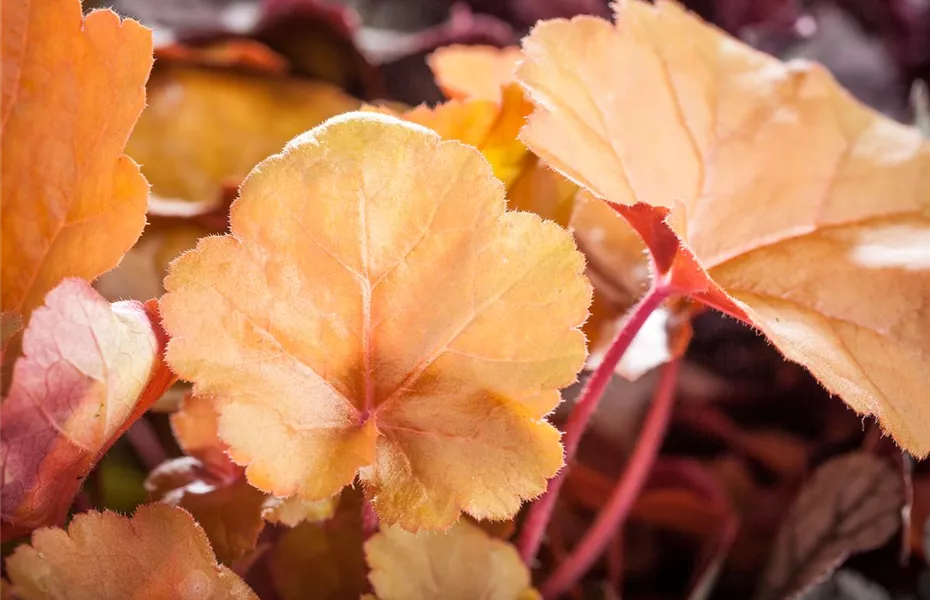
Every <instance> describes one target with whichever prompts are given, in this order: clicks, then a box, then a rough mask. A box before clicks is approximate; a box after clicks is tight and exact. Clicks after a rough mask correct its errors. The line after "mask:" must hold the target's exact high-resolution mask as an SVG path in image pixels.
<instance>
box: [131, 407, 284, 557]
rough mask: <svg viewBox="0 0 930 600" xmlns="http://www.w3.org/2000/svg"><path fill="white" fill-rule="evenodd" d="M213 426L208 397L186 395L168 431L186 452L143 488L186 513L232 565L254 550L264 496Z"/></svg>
mask: <svg viewBox="0 0 930 600" xmlns="http://www.w3.org/2000/svg"><path fill="white" fill-rule="evenodd" d="M217 425H218V415H217V413H216V411H215V410H214V408H213V401H212V400H211V399H210V398H205V397H201V396H195V395H192V394H188V395H187V396H186V397H185V398H184V400H183V402H182V403H181V406H180V408H179V410H178V411H177V412H175V413H174V414H172V415H171V429H172V431H173V432H174V436H175V438H176V439H177V441H178V444H179V445H180V446H181V448H182V449H183V450H184V452H186V453H187V454H188V455H189V456H188V457H184V458H176V459H172V460H168V461H166V462H164V463H162V464H161V465H159V466H158V467H157V468H156V469H154V470H153V471H152V472H151V473H150V474H149V476H148V478H147V479H146V480H145V488H146V490H148V492H149V493H150V494H151V497H152V498H154V499H157V500H160V501H161V502H165V503H167V504H171V505H173V506H180V507H181V508H183V509H185V510H187V511H189V512H190V513H191V515H193V517H194V519H196V520H197V522H198V523H199V524H200V526H201V527H203V529H204V532H205V533H206V534H207V538H208V539H209V540H210V544H211V546H212V547H213V551H214V552H215V553H216V557H217V558H218V559H219V560H220V561H221V562H223V563H225V564H231V563H232V562H233V561H234V560H236V559H238V558H241V557H242V556H243V555H245V554H246V553H247V552H249V551H250V550H253V549H254V548H255V545H256V543H257V541H258V536H259V534H260V533H261V532H262V529H264V527H265V519H264V518H263V516H262V512H263V510H264V502H265V499H266V497H265V494H264V493H262V492H261V491H260V490H257V489H255V488H254V487H252V486H251V485H249V483H248V482H247V481H246V480H245V477H244V473H243V469H242V467H239V466H238V465H236V464H234V463H233V462H232V461H231V460H230V459H229V457H228V456H226V444H225V443H223V441H222V440H220V438H219V437H218V435H217Z"/></svg>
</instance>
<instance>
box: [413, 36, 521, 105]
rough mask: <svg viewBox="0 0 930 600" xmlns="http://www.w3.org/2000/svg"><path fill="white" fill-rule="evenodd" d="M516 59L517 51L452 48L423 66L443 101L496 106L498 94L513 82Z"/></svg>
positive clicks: (441, 49)
mask: <svg viewBox="0 0 930 600" xmlns="http://www.w3.org/2000/svg"><path fill="white" fill-rule="evenodd" d="M520 56H521V54H520V49H519V48H517V47H510V48H503V49H502V48H495V47H493V46H460V45H457V44H453V45H451V46H445V47H444V48H440V49H438V50H436V51H435V52H433V53H432V54H430V55H429V57H427V62H428V63H429V67H430V69H431V70H432V71H433V77H434V78H435V80H436V85H438V86H439V88H440V89H441V90H442V92H443V93H444V94H445V95H446V97H447V98H459V99H465V98H471V99H478V100H490V101H492V102H500V100H501V90H502V89H503V88H505V87H506V86H508V85H509V84H511V83H514V81H515V79H514V71H515V70H516V68H517V61H518V60H519V59H520Z"/></svg>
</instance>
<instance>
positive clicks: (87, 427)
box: [0, 279, 174, 539]
mask: <svg viewBox="0 0 930 600" xmlns="http://www.w3.org/2000/svg"><path fill="white" fill-rule="evenodd" d="M149 308H152V307H151V306H150V307H149ZM163 345H164V340H163V339H161V338H160V336H159V334H158V332H157V331H156V328H155V327H154V326H153V324H152V321H151V320H150V314H149V313H148V311H147V307H145V306H143V305H142V304H141V303H139V302H135V301H126V302H116V303H114V304H112V305H111V304H108V303H107V302H106V301H105V300H104V299H103V298H101V297H100V295H99V294H97V293H96V292H95V291H94V290H93V289H92V288H91V287H90V285H89V284H88V283H87V282H86V281H83V280H80V279H66V280H64V281H63V282H62V283H61V284H59V286H58V287H56V288H55V289H54V290H52V291H51V292H49V294H48V297H47V298H46V301H45V306H44V307H40V308H37V309H36V310H35V311H34V312H33V315H32V318H31V319H30V321H29V326H28V327H27V328H26V331H25V333H24V335H23V351H24V356H23V357H22V358H20V359H19V360H18V361H17V362H16V364H15V365H14V367H13V380H12V383H11V385H10V391H9V394H8V395H7V397H6V398H5V399H4V400H3V404H2V405H0V437H2V445H0V460H2V467H0V471H2V473H3V480H2V519H3V525H4V529H3V538H4V539H7V538H8V537H13V536H15V535H20V534H23V533H27V532H29V531H31V530H32V529H35V528H36V527H41V526H45V525H55V524H59V523H61V521H62V520H63V519H64V517H65V515H66V514H67V511H68V507H69V506H70V505H71V501H72V499H73V498H74V495H75V493H77V491H78V489H79V488H80V486H81V483H83V480H84V478H85V477H86V476H87V474H88V473H89V472H90V470H91V469H92V468H93V466H94V465H95V464H96V463H97V461H98V460H100V457H101V456H103V453H104V452H105V451H106V450H107V449H108V448H109V447H110V446H111V445H112V444H113V442H115V441H116V439H117V438H118V437H119V436H120V435H121V434H122V433H123V432H124V431H125V430H126V429H127V428H128V427H129V425H131V424H132V423H133V422H134V421H135V420H136V419H137V418H139V417H140V416H141V415H142V414H143V413H144V412H145V411H146V410H147V409H148V407H149V406H150V405H151V404H152V403H153V402H154V401H155V400H156V399H158V397H159V396H161V394H162V393H163V392H164V390H165V389H166V388H167V387H168V386H169V385H170V384H171V383H172V382H173V380H174V377H173V376H172V375H171V373H170V372H169V371H168V369H167V368H166V367H165V365H164V364H163V363H162V361H161V352H162V349H163V347H164V346H163Z"/></svg>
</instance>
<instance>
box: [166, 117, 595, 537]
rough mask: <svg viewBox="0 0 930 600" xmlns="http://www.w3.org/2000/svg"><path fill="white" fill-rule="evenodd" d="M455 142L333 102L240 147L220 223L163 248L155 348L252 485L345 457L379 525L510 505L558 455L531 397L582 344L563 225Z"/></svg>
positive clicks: (433, 522)
mask: <svg viewBox="0 0 930 600" xmlns="http://www.w3.org/2000/svg"><path fill="white" fill-rule="evenodd" d="M504 202H505V201H504V191H503V188H502V186H501V184H500V182H499V181H497V180H496V179H494V177H493V176H492V175H491V170H490V167H489V165H488V163H487V162H486V161H485V160H484V159H483V158H482V157H481V154H480V153H479V152H478V151H477V150H475V149H474V148H470V147H467V146H464V145H462V144H460V143H458V142H453V141H443V140H442V139H441V138H440V137H439V136H438V135H436V134H435V133H434V132H431V131H429V130H427V129H425V128H422V127H419V126H416V125H413V124H410V123H406V122H404V121H401V120H399V119H395V118H392V117H387V116H383V115H376V114H366V113H350V114H348V115H343V116H341V117H336V118H334V119H331V120H330V121H327V122H326V123H325V124H323V125H321V126H320V127H318V128H316V129H314V130H311V131H310V132H308V133H307V134H304V135H303V136H300V137H298V138H296V139H295V140H293V141H292V142H291V143H290V144H288V145H287V146H286V147H285V150H284V152H283V153H282V154H279V155H276V156H273V157H271V158H269V159H268V160H266V161H265V162H263V163H262V164H261V165H259V166H258V167H257V168H256V169H255V170H254V171H253V172H252V174H251V175H250V176H249V177H248V179H247V180H246V182H245V183H244V184H243V186H242V188H241V196H240V198H239V199H238V200H237V201H236V202H235V204H234V205H233V208H232V216H231V234H230V235H226V236H222V237H211V238H207V239H204V240H201V242H200V243H199V244H198V246H197V249H196V250H194V251H192V252H189V253H187V254H185V255H183V256H182V257H181V258H180V259H178V260H177V261H175V262H174V263H173V264H172V267H171V270H170V273H169V276H168V277H167V279H166V281H165V284H166V289H167V290H168V293H167V294H166V295H165V296H164V297H163V298H162V300H161V309H162V315H163V317H164V320H165V325H166V329H167V330H168V331H169V332H170V333H171V334H172V336H173V339H172V341H171V342H170V343H169V346H168V353H167V357H168V362H169V363H170V364H171V365H172V367H173V368H174V369H175V370H176V371H177V372H178V373H179V374H180V375H181V376H182V377H183V378H185V379H188V380H190V381H192V382H193V383H194V384H195V390H196V393H198V394H204V395H210V396H211V397H213V398H214V401H215V406H216V408H217V411H218V412H219V415H220V421H219V434H220V437H221V438H222V439H223V440H224V441H225V442H226V443H227V444H228V445H229V454H230V456H231V457H232V459H233V460H234V461H236V462H237V463H239V464H241V465H245V466H247V471H246V475H247V477H248V478H249V481H250V482H251V483H252V484H253V485H255V486H256V487H258V488H260V489H262V490H265V491H267V492H270V493H272V494H274V495H276V496H281V497H284V496H290V495H293V494H297V495H299V496H300V497H302V498H304V499H306V500H323V499H326V498H329V497H330V496H332V495H334V494H335V493H337V492H339V491H340V490H341V489H342V488H343V487H345V486H346V485H349V484H351V483H352V481H353V480H354V479H355V477H356V475H357V474H358V475H359V477H360V479H361V481H362V483H363V484H364V487H365V492H366V495H367V497H368V498H369V500H370V501H371V502H372V504H373V506H374V508H375V510H376V511H377V512H378V514H379V516H380V518H381V519H382V521H384V522H385V523H400V524H401V525H402V526H404V527H405V528H408V529H418V528H430V529H441V528H444V527H447V526H448V525H450V524H451V523H453V522H454V521H455V520H456V519H457V518H458V517H459V515H460V514H461V513H462V512H467V513H469V514H472V515H474V516H476V517H478V518H496V519H504V518H509V517H511V516H512V515H513V514H514V513H515V512H516V511H517V510H518V509H519V507H520V504H521V502H522V501H523V500H524V499H527V498H533V497H535V496H537V495H539V494H540V493H542V492H543V490H544V489H545V487H546V480H547V478H549V477H552V476H553V475H554V474H555V473H556V472H557V471H558V470H559V468H560V467H561V466H562V448H561V445H560V443H559V433H558V431H557V430H556V429H555V428H554V427H552V426H551V425H550V424H549V423H548V422H546V420H545V419H544V416H545V415H546V414H547V413H549V412H550V411H551V410H552V409H553V408H554V407H555V406H556V404H557V403H558V402H559V392H558V390H559V388H561V387H564V386H566V385H568V384H570V383H571V382H573V381H574V380H575V377H576V374H577V372H578V370H579V369H580V368H581V366H582V364H583V362H584V358H585V347H584V346H585V340H584V336H583V335H582V334H581V332H580V331H579V329H578V328H579V326H580V325H581V323H582V322H583V321H584V319H585V317H586V316H587V306H588V304H589V302H590V296H591V289H590V286H589V285H588V283H587V281H586V280H585V278H584V276H583V270H584V260H583V258H582V256H581V254H580V253H578V252H577V251H576V250H575V248H574V244H573V242H572V239H571V236H570V235H569V234H568V233H567V232H566V231H564V230H563V229H561V228H559V227H558V226H557V225H555V224H554V223H549V222H544V221H542V220H541V219H540V218H539V217H537V216H535V215H532V214H529V213H518V212H506V211H505V206H504Z"/></svg>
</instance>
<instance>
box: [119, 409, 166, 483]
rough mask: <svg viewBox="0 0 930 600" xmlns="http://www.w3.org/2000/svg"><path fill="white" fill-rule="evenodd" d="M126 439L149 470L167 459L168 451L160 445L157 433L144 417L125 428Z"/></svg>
mask: <svg viewBox="0 0 930 600" xmlns="http://www.w3.org/2000/svg"><path fill="white" fill-rule="evenodd" d="M126 440H127V441H128V442H129V444H130V445H131V446H132V448H133V450H135V451H136V454H137V455H138V456H139V460H141V461H142V464H144V465H145V468H146V469H148V470H149V471H151V470H152V469H154V468H155V467H157V466H158V465H160V464H161V463H163V462H165V461H166V460H168V453H167V452H166V451H165V447H164V446H162V443H161V440H159V439H158V434H157V433H155V428H154V427H152V423H150V422H149V420H148V419H146V418H145V415H143V416H142V417H140V418H139V419H138V420H137V421H136V422H135V423H133V424H132V426H131V427H130V428H129V429H127V430H126Z"/></svg>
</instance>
